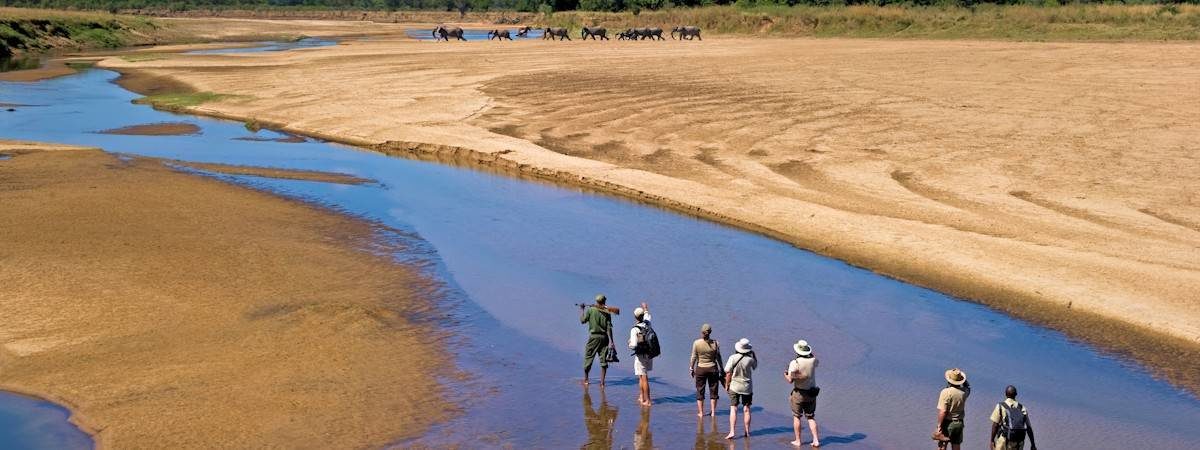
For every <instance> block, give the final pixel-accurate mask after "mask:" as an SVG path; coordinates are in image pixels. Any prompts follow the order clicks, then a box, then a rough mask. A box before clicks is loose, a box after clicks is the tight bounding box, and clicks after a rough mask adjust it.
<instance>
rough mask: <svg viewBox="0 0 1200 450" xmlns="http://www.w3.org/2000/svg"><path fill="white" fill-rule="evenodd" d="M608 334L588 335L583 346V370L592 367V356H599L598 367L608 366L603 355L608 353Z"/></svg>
mask: <svg viewBox="0 0 1200 450" xmlns="http://www.w3.org/2000/svg"><path fill="white" fill-rule="evenodd" d="M607 352H608V336H607V335H604V334H593V335H590V336H588V341H587V346H585V347H584V348H583V370H588V369H591V368H592V358H597V357H598V358H600V367H608V361H607V360H606V359H605V356H607V355H608V353H607Z"/></svg>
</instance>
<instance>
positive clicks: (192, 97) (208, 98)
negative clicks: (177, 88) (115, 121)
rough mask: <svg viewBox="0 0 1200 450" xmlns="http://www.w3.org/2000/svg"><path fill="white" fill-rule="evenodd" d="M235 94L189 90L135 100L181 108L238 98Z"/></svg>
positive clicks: (135, 101) (164, 107)
mask: <svg viewBox="0 0 1200 450" xmlns="http://www.w3.org/2000/svg"><path fill="white" fill-rule="evenodd" d="M236 97H237V96H235V95H228V94H217V93H213V92H187V93H170V94H157V95H150V96H146V97H142V98H139V99H137V100H134V103H139V104H144V105H151V106H153V107H155V108H159V109H167V110H180V109H187V108H190V107H193V106H197V105H201V104H204V103H208V102H215V101H218V100H225V99H230V98H236Z"/></svg>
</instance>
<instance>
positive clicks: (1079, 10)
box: [541, 4, 1200, 41]
mask: <svg viewBox="0 0 1200 450" xmlns="http://www.w3.org/2000/svg"><path fill="white" fill-rule="evenodd" d="M541 22H542V23H545V24H546V25H549V26H561V27H567V28H572V29H578V28H579V27H581V26H584V25H587V26H604V27H608V28H609V29H610V30H613V29H623V28H626V27H635V26H664V27H666V26H671V25H675V24H687V25H695V26H699V27H701V28H703V29H704V30H705V31H706V32H709V33H721V34H746V35H750V34H755V35H778V36H814V37H858V38H912V39H1002V40H1025V41H1047V40H1053V41H1080V40H1164V39H1171V40H1195V39H1200V6H1195V5H1165V6H1160V5H1084V4H1074V5H1065V6H1056V7H1040V6H1025V5H1007V6H1006V5H978V6H975V7H971V8H966V7H958V6H863V5H860V6H836V7H834V6H825V7H819V6H792V7H786V6H755V7H749V8H741V7H736V6H714V7H706V8H673V9H665V10H660V11H643V12H641V13H640V14H630V13H599V12H581V11H570V12H557V13H554V14H552V15H549V16H547V17H545V18H544V19H542V20H541Z"/></svg>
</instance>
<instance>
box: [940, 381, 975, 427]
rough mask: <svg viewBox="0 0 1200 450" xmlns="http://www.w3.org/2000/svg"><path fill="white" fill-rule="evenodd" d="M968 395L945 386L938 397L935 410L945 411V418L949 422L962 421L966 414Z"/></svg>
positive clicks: (960, 390)
mask: <svg viewBox="0 0 1200 450" xmlns="http://www.w3.org/2000/svg"><path fill="white" fill-rule="evenodd" d="M968 395H970V393H969V392H965V391H963V390H962V389H959V388H956V387H950V386H946V388H945V389H942V393H941V394H939V395H938V405H937V408H938V410H939V411H945V412H946V417H947V418H949V419H950V420H957V421H962V420H963V417H964V416H965V415H966V413H967V396H968Z"/></svg>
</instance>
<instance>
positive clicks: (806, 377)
mask: <svg viewBox="0 0 1200 450" xmlns="http://www.w3.org/2000/svg"><path fill="white" fill-rule="evenodd" d="M788 373H790V374H792V387H794V388H796V389H812V388H813V386H816V385H817V357H816V356H814V357H811V358H796V359H793V360H792V362H790V363H788Z"/></svg>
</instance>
